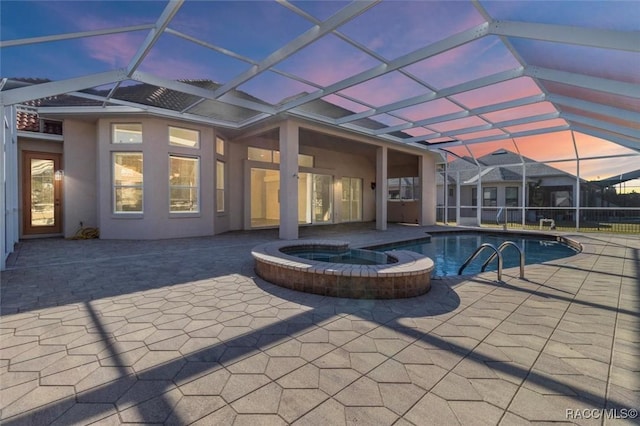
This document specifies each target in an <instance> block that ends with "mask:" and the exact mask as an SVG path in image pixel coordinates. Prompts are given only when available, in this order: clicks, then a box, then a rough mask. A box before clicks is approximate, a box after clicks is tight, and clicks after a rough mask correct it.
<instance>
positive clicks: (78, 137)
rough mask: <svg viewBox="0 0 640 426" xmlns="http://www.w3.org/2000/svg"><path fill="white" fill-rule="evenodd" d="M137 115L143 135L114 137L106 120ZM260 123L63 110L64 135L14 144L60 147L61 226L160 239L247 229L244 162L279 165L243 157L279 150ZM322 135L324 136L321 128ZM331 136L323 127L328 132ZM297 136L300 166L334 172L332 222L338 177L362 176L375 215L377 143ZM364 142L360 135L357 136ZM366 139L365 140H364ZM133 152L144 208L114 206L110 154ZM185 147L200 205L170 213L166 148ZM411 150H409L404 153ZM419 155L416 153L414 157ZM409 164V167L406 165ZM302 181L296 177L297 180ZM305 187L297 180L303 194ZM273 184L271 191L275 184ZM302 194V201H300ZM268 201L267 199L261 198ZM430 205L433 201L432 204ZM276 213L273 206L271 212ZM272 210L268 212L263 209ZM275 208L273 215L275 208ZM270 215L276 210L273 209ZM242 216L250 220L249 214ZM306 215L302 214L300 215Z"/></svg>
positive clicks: (180, 151) (403, 171)
mask: <svg viewBox="0 0 640 426" xmlns="http://www.w3.org/2000/svg"><path fill="white" fill-rule="evenodd" d="M117 123H139V124H141V126H142V132H143V137H142V139H143V142H142V143H112V125H113V124H117ZM169 126H174V127H179V128H187V129H192V130H197V131H198V132H199V135H200V136H199V146H198V147H197V148H188V147H177V146H172V145H170V144H169ZM271 126H272V127H271V128H270V129H269V128H267V127H265V129H266V130H265V131H266V132H269V131H270V134H271V136H269V137H263V136H247V137H244V138H242V139H236V140H234V139H231V138H228V137H225V135H224V134H223V133H218V131H217V129H215V128H213V127H211V126H204V125H195V124H191V123H185V122H181V121H177V120H171V119H164V118H158V117H152V116H142V115H136V116H130V115H120V116H109V117H102V118H97V119H95V120H90V119H85V118H73V117H69V118H66V119H65V120H64V142H61V141H40V140H31V139H27V138H22V139H21V140H20V150H21V151H23V150H32V151H43V152H56V153H62V154H63V169H64V171H65V177H64V192H63V197H64V198H63V200H64V202H63V215H64V216H63V233H64V236H65V237H72V236H73V235H74V234H75V233H76V232H77V231H78V229H79V227H80V223H82V225H83V226H84V227H97V228H99V230H100V236H101V238H104V239H163V238H178V237H192V236H207V235H214V234H217V233H222V232H226V231H231V230H242V229H251V221H250V218H251V214H250V213H251V211H250V209H251V208H254V209H255V208H259V206H258V204H259V201H258V200H252V199H251V190H250V188H251V184H250V170H251V168H252V167H257V168H265V169H271V170H275V171H277V170H278V169H279V164H277V163H262V162H257V161H249V160H248V158H247V157H248V155H247V150H248V147H249V146H254V147H258V148H265V149H271V150H279V146H278V145H279V144H278V140H277V139H274V138H273V130H274V127H273V126H274V125H273V124H272V125H271ZM216 136H218V137H221V138H222V139H224V140H225V142H226V143H225V153H224V155H223V156H220V155H217V154H216V148H215V144H216ZM321 137H322V136H321ZM332 137H336V135H335V134H330V133H329V134H327V138H332ZM304 142H305V141H303V140H301V144H300V146H299V152H300V154H306V155H310V156H313V158H314V166H313V167H300V168H299V172H300V173H313V174H318V175H329V176H331V178H332V182H333V186H332V203H333V214H332V218H331V221H330V222H331V223H342V222H344V221H347V220H349V218H348V217H346V215H345V214H343V212H342V211H341V210H342V178H343V177H348V178H357V179H361V180H362V200H361V202H362V204H361V209H362V218H361V220H362V221H364V222H372V221H375V219H376V191H375V190H374V189H372V183H374V182H375V181H376V149H377V146H378V145H379V143H378V144H376V143H372V145H371V148H370V149H369V148H368V147H366V148H362V147H361V148H360V150H359V152H357V153H351V152H348V148H345V149H344V150H340V151H334V150H333V149H332V147H326V146H316V145H311V143H312V142H310V143H309V144H305V143H304ZM360 143H362V142H360ZM365 146H366V145H365ZM116 152H120V153H126V152H139V153H142V155H143V212H142V213H137V212H127V213H117V212H114V200H113V198H114V188H113V167H114V165H113V154H114V153H116ZM172 154H173V155H183V156H185V157H194V158H198V159H199V196H198V203H199V212H197V213H195V212H193V213H191V212H189V213H170V211H169V210H170V208H169V195H170V190H169V156H170V155H172ZM408 155H409V156H410V155H411V154H408ZM415 158H417V157H415ZM217 160H220V161H224V163H225V169H226V170H225V173H226V179H225V182H226V186H225V210H224V211H223V212H217V211H216V205H215V203H216V201H215V200H216V182H215V180H216V161H217ZM415 164H417V161H416V163H412V164H411V167H409V168H407V167H403V166H402V165H396V166H395V169H394V171H393V172H392V173H393V174H398V175H399V176H409V175H415V176H417V175H418V174H419V171H418V170H417V168H416V167H415ZM409 169H410V170H409ZM300 185H302V183H301V184H300ZM308 188H309V187H307V186H306V184H305V187H304V188H299V192H300V193H301V194H306V192H308ZM277 190H278V188H277V185H275V186H274V188H273V191H277ZM306 200H307V198H306V195H305V196H304V198H301V202H304V201H306ZM263 207H265V208H266V207H268V206H263ZM433 207H434V209H435V206H433ZM274 214H275V213H274ZM401 215H404V216H406V215H409V216H411V218H410V219H406V220H407V221H411V222H417V221H418V220H419V215H420V209H419V205H418V203H417V202H413V203H412V205H411V206H410V207H409V208H406V209H405V210H404V211H403V212H402V213H401ZM268 216H269V217H270V215H268ZM276 216H277V215H276ZM274 217H275V216H274ZM247 218H248V219H249V220H247ZM300 219H301V220H302V219H305V218H300Z"/></svg>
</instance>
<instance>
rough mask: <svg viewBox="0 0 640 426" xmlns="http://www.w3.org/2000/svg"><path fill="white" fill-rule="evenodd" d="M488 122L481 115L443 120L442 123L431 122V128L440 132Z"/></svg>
mask: <svg viewBox="0 0 640 426" xmlns="http://www.w3.org/2000/svg"><path fill="white" fill-rule="evenodd" d="M485 124H487V122H486V121H484V120H482V119H481V118H479V117H475V116H472V117H465V118H459V119H457V120H450V121H443V122H441V123H436V124H430V125H429V128H431V129H434V130H435V131H438V132H451V131H453V130H458V129H466V128H468V127H475V126H482V125H485Z"/></svg>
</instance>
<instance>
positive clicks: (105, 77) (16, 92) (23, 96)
mask: <svg viewBox="0 0 640 426" xmlns="http://www.w3.org/2000/svg"><path fill="white" fill-rule="evenodd" d="M126 79H127V75H126V72H125V70H123V69H119V70H113V71H107V72H103V73H99V74H90V75H86V76H83V77H77V78H70V79H68V80H59V81H51V82H49V83H41V84H34V85H31V86H25V87H19V88H17V89H11V90H6V91H2V92H0V103H2V104H5V105H14V104H20V103H23V102H27V101H31V100H34V99H41V98H47V97H50V96H57V95H62V94H66V93H69V92H75V91H78V90H84V89H90V88H92V87H97V86H102V85H105V84H110V83H114V82H118V81H123V80H126Z"/></svg>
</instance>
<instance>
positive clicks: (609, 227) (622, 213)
mask: <svg viewBox="0 0 640 426" xmlns="http://www.w3.org/2000/svg"><path fill="white" fill-rule="evenodd" d="M578 212H579V214H580V217H579V218H578V217H577V214H578ZM456 213H457V209H456V208H455V207H449V208H448V212H447V215H446V218H445V208H444V207H441V206H439V207H438V208H437V210H436V220H437V222H438V223H440V224H461V225H462V224H464V225H469V224H473V225H476V226H477V225H478V210H477V208H476V207H473V206H461V207H460V217H459V218H458V217H457V216H456ZM523 213H524V215H523ZM523 216H524V217H523ZM578 219H579V220H578ZM480 226H483V227H493V228H507V229H535V230H540V229H547V230H548V229H555V230H559V231H576V230H577V231H581V232H613V233H638V234H640V208H617V207H616V208H600V207H580V209H579V210H578V209H577V208H575V207H574V208H566V207H564V208H553V207H535V208H534V207H527V208H525V209H524V210H523V209H522V207H482V208H481V212H480Z"/></svg>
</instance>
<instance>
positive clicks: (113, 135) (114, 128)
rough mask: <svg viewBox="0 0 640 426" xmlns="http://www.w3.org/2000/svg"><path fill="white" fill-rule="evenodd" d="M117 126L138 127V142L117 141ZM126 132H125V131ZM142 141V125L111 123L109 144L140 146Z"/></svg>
mask: <svg viewBox="0 0 640 426" xmlns="http://www.w3.org/2000/svg"><path fill="white" fill-rule="evenodd" d="M118 126H139V127H140V141H131V140H129V141H122V140H120V141H118V140H116V135H117V134H118ZM125 131H126V130H125ZM143 141H144V132H143V129H142V123H111V143H112V144H114V145H124V144H134V145H140V144H141V143H142V142H143Z"/></svg>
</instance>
